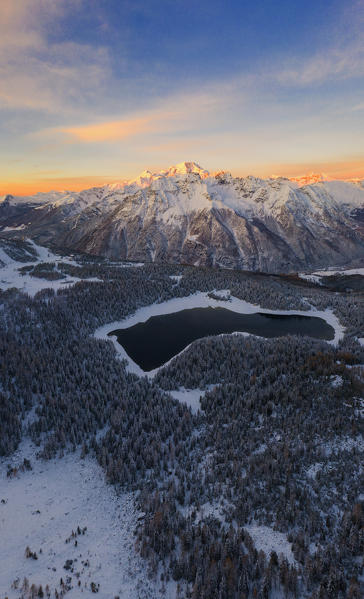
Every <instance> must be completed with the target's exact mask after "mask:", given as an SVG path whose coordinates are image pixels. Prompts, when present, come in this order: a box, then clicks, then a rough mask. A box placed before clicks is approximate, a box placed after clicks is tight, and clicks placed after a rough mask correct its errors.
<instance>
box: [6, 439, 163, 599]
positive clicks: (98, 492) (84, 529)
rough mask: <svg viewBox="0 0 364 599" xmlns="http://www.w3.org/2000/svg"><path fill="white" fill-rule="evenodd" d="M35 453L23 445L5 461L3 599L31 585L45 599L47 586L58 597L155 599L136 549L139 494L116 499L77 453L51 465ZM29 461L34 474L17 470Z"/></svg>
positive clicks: (90, 463) (93, 464) (95, 466)
mask: <svg viewBox="0 0 364 599" xmlns="http://www.w3.org/2000/svg"><path fill="white" fill-rule="evenodd" d="M36 452H37V448H36V447H35V446H34V445H33V444H32V443H31V442H30V441H29V440H24V441H23V442H22V443H21V445H20V447H19V449H18V450H17V451H16V453H14V454H13V455H12V456H11V457H9V458H2V459H1V460H0V537H1V539H2V540H3V542H2V543H1V544H0V597H2V598H3V597H9V599H12V598H14V599H15V598H16V597H19V595H20V593H21V589H22V587H23V588H24V578H27V579H28V582H29V587H30V586H31V585H32V584H35V585H36V586H37V587H39V586H40V585H42V588H43V592H44V593H45V592H46V591H45V587H46V585H48V586H49V588H50V590H51V592H52V596H53V593H54V590H55V589H57V590H58V592H61V590H62V589H63V590H68V591H67V597H70V598H72V599H78V598H81V597H87V596H92V593H93V591H92V589H94V590H95V589H98V597H100V598H102V599H104V598H105V599H109V598H110V597H116V596H120V597H122V598H130V599H138V598H145V599H152V598H153V597H154V596H155V588H153V585H151V584H150V583H149V582H148V576H147V571H146V563H145V561H143V560H142V559H141V558H140V557H139V556H138V554H137V553H136V550H135V548H134V545H135V537H134V535H133V532H134V529H135V527H136V525H137V523H138V517H140V514H139V513H138V512H137V510H136V508H135V506H134V496H133V494H132V493H121V494H119V495H118V494H117V493H116V491H115V488H114V487H113V486H111V485H108V484H107V483H106V482H105V475H104V473H103V471H102V469H101V467H100V466H99V465H98V464H97V463H96V461H95V460H94V459H92V458H89V457H85V458H83V459H81V457H80V454H79V452H78V453H76V454H67V455H65V456H64V457H63V458H61V459H54V460H48V461H43V460H38V459H37V458H36ZM24 458H25V459H26V460H29V461H30V464H31V470H27V469H22V468H19V466H21V465H22V464H23V463H24ZM13 468H16V471H12V469H13ZM8 472H9V475H7V473H8ZM27 547H28V548H29V549H30V553H31V555H30V556H29V557H26V548H27ZM28 554H29V551H28ZM61 579H62V581H63V583H64V584H62V583H61V582H60V581H61Z"/></svg>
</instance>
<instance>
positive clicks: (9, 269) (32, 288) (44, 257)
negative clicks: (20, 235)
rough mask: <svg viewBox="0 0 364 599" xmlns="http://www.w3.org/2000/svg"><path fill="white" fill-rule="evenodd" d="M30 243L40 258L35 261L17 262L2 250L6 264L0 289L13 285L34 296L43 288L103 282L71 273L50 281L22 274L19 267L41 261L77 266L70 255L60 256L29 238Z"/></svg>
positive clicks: (59, 287)
mask: <svg viewBox="0 0 364 599" xmlns="http://www.w3.org/2000/svg"><path fill="white" fill-rule="evenodd" d="M27 241H29V243H31V244H32V246H33V247H34V249H35V250H36V252H37V255H38V259H37V260H35V261H34V262H17V261H16V260H13V259H12V258H10V256H8V255H7V254H6V252H4V251H2V253H1V255H0V259H1V261H2V262H4V264H5V266H3V267H2V268H0V289H2V290H3V291H6V290H7V289H11V288H12V287H16V288H17V289H20V291H23V293H28V294H29V295H31V296H32V297H34V295H35V294H36V293H38V291H41V290H42V289H54V291H57V290H58V289H62V288H63V287H69V286H70V285H74V284H75V283H78V282H80V281H87V282H90V283H91V282H95V283H98V282H101V279H97V278H95V277H92V278H89V279H80V278H78V277H71V276H69V275H65V276H64V278H62V279H57V280H55V281H49V280H48V279H41V278H38V277H32V276H30V275H29V274H21V273H20V272H19V268H23V267H26V266H35V265H36V264H39V263H41V262H56V263H57V262H60V263H63V264H71V265H73V266H77V262H75V261H74V260H72V259H71V258H69V257H64V256H58V255H57V254H54V253H53V252H52V251H51V250H49V249H48V248H45V247H42V246H40V245H37V244H36V243H35V242H34V241H32V240H30V239H28V240H27Z"/></svg>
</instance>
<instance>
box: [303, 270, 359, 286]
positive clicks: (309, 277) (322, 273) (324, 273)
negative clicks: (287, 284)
mask: <svg viewBox="0 0 364 599" xmlns="http://www.w3.org/2000/svg"><path fill="white" fill-rule="evenodd" d="M297 274H298V276H299V277H300V279H305V280H306V281H311V282H312V283H317V284H318V285H322V282H321V278H322V277H333V276H336V275H343V276H350V275H363V276H364V268H349V269H340V268H336V267H332V268H328V269H327V270H316V271H315V272H311V273H306V272H299V273H297Z"/></svg>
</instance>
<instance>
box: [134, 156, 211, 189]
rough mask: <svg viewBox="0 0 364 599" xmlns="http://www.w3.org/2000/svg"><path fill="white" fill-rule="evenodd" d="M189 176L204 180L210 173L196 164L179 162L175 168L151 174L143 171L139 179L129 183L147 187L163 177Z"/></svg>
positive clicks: (171, 167)
mask: <svg viewBox="0 0 364 599" xmlns="http://www.w3.org/2000/svg"><path fill="white" fill-rule="evenodd" d="M189 174H197V175H199V176H200V177H201V179H206V177H209V175H210V173H209V171H207V170H206V169H204V168H202V167H201V166H200V165H199V164H197V162H179V163H178V164H176V165H175V166H170V167H169V168H167V169H165V170H162V171H159V172H156V173H152V172H151V171H149V170H145V171H143V172H142V173H140V175H139V177H137V178H136V179H134V180H133V181H131V182H130V183H136V184H137V185H140V186H142V187H147V186H148V185H150V184H151V183H152V182H153V181H155V180H156V179H161V178H163V177H177V176H179V175H189Z"/></svg>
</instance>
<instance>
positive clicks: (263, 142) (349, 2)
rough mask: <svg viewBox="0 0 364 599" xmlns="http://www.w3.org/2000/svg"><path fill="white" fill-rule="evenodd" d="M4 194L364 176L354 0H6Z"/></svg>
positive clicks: (362, 61)
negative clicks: (193, 172) (193, 173)
mask: <svg viewBox="0 0 364 599" xmlns="http://www.w3.org/2000/svg"><path fill="white" fill-rule="evenodd" d="M0 134H1V144H0V194H5V193H14V194H20V193H34V192H35V191H46V190H50V189H81V188H85V187H90V186H92V185H95V184H101V183H105V182H109V181H117V180H123V179H126V178H133V177H134V176H137V175H138V174H139V172H140V171H142V170H144V169H145V168H148V169H150V170H157V169H158V170H159V169H161V168H166V167H168V166H170V165H171V164H175V163H178V162H181V161H183V160H194V161H196V162H198V163H200V164H201V165H202V166H203V167H204V168H207V169H209V170H211V171H214V170H217V169H226V170H230V171H231V172H232V173H233V174H234V175H242V176H243V175H248V174H254V175H258V176H269V175H272V174H276V175H287V176H296V175H302V174H304V173H306V172H309V171H315V172H325V173H327V175H328V176H329V177H337V178H349V177H362V178H364V141H363V140H364V0H345V1H344V0H339V1H338V0H324V1H323V0H281V1H279V0H255V1H252V0H236V1H233V0H230V1H229V0H225V1H223V0H221V1H220V0H209V1H205V0H202V1H200V2H191V1H190V2H188V1H186V0H184V1H180V0H130V1H129V0H1V2H0Z"/></svg>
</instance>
